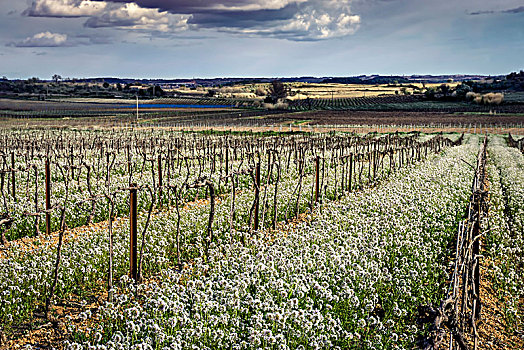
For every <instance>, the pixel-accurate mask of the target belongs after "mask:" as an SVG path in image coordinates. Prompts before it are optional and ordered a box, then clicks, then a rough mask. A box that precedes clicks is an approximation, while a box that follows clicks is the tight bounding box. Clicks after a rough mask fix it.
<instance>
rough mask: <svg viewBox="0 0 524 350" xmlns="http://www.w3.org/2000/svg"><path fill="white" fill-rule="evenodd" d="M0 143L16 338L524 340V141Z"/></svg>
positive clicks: (123, 138)
mask: <svg viewBox="0 0 524 350" xmlns="http://www.w3.org/2000/svg"><path fill="white" fill-rule="evenodd" d="M226 102H227V101H225V102H224V103H226ZM0 134H1V137H0V176H1V177H0V192H1V197H2V198H1V208H2V209H1V210H0V291H1V293H0V348H1V347H2V346H3V347H6V348H17V347H19V348H23V347H24V346H29V347H31V346H33V347H36V348H38V347H40V348H42V347H52V346H54V347H58V348H71V349H121V348H122V349H131V348H132V349H167V348H174V349H190V348H191V349H203V348H206V349H219V348H220V349H221V348H234V349H258V348H267V349H276V348H279V349H298V348H300V349H305V348H316V349H323V348H339V349H348V348H366V349H372V348H382V349H390V348H413V347H415V346H419V347H421V348H426V349H437V348H439V344H440V346H441V348H444V347H449V348H453V349H469V348H471V349H473V348H484V347H483V341H485V339H486V337H485V336H484V335H483V333H482V332H483V329H481V330H478V329H477V325H478V321H479V320H483V319H484V318H485V317H486V315H485V313H483V311H482V305H484V304H485V303H486V301H485V298H484V295H485V294H486V292H485V290H484V289H483V288H484V287H483V286H484V283H489V284H490V285H491V286H492V288H493V289H494V290H495V291H496V293H495V295H496V296H495V298H498V299H497V300H498V303H499V304H500V305H501V307H500V309H501V311H500V315H499V316H500V324H503V325H504V327H505V329H507V330H508V331H507V332H508V333H511V334H513V336H512V337H510V338H508V339H509V340H508V342H509V343H507V344H505V345H506V346H507V348H510V349H519V348H522V345H523V344H524V340H523V338H522V334H523V333H522V332H523V318H522V317H523V311H524V310H523V305H522V298H523V297H524V282H523V279H522V272H523V271H522V268H523V264H524V260H523V254H522V250H523V249H524V240H523V236H522V232H523V230H524V192H523V189H524V183H523V181H524V154H523V153H522V152H521V151H522V144H523V143H522V141H523V140H524V139H522V138H521V139H519V138H518V137H516V136H511V135H509V137H503V136H495V135H492V136H486V137H484V136H480V135H477V134H462V135H460V134H442V133H438V134H422V133H419V132H412V133H398V132H397V133H389V134H378V133H370V134H366V135H357V134H353V133H342V132H330V133H312V132H302V133H287V134H286V133H277V132H271V133H266V134H263V133H259V134H257V133H241V132H237V133H234V132H223V133H218V132H214V133H213V132H209V133H206V132H202V133H198V132H180V131H175V130H172V129H168V128H164V129H161V128H156V129H155V128H148V129H139V128H128V127H127V128H118V129H114V128H113V129H102V128H100V129H94V130H87V129H82V128H78V129H73V128H69V129H66V128H56V129H52V128H47V129H2V130H0ZM479 334H480V335H479Z"/></svg>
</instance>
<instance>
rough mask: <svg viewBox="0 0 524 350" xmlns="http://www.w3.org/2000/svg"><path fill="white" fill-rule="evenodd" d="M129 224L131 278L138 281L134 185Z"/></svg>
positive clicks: (135, 191)
mask: <svg viewBox="0 0 524 350" xmlns="http://www.w3.org/2000/svg"><path fill="white" fill-rule="evenodd" d="M129 223H130V236H129V242H130V252H129V253H130V254H129V276H130V277H131V278H132V279H133V280H135V281H136V280H137V254H136V251H137V249H136V247H137V187H136V184H132V185H131V188H130V196H129Z"/></svg>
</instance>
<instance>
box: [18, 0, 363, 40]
mask: <svg viewBox="0 0 524 350" xmlns="http://www.w3.org/2000/svg"><path fill="white" fill-rule="evenodd" d="M351 1H352V0H219V1H208V0H171V1H161V0H135V1H125V0H105V1H94V0H34V1H33V2H32V3H31V5H30V7H29V8H28V9H27V10H25V11H24V15H26V16H39V17H87V20H86V22H85V24H84V26H85V27H88V28H108V27H111V28H119V29H127V30H143V31H150V32H152V33H155V32H162V33H178V32H181V31H190V30H194V31H198V30H200V29H207V30H216V31H221V32H228V33H233V34H239V35H248V36H266V37H275V38H281V39H289V40H297V41H298V40H322V39H328V38H334V37H341V36H346V35H349V34H353V33H354V32H355V31H356V30H357V29H358V28H359V24H360V17H359V16H358V15H355V14H353V13H352V12H351V9H350V4H351Z"/></svg>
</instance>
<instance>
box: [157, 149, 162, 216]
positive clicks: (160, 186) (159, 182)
mask: <svg viewBox="0 0 524 350" xmlns="http://www.w3.org/2000/svg"><path fill="white" fill-rule="evenodd" d="M158 206H159V207H161V206H162V156H161V155H160V154H159V155H158Z"/></svg>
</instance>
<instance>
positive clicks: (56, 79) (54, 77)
mask: <svg viewBox="0 0 524 350" xmlns="http://www.w3.org/2000/svg"><path fill="white" fill-rule="evenodd" d="M51 79H53V80H54V81H55V83H57V84H58V82H59V81H60V80H62V76H60V75H58V74H55V75H53V77H52V78H51Z"/></svg>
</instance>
